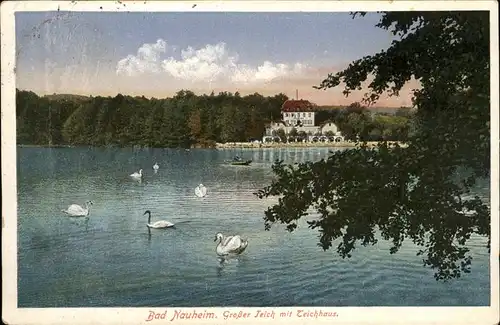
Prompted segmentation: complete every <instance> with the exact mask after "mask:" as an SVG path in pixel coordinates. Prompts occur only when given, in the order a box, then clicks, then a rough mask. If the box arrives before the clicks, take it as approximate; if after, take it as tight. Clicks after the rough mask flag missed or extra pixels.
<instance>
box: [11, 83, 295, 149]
mask: <svg viewBox="0 0 500 325" xmlns="http://www.w3.org/2000/svg"><path fill="white" fill-rule="evenodd" d="M287 99H288V97H287V96H286V95H284V94H277V95H275V96H268V97H264V96H262V95H260V94H258V93H255V94H251V95H247V96H240V94H239V93H234V94H232V93H228V92H221V93H219V94H218V95H215V94H214V93H212V94H210V95H202V96H197V95H195V94H194V93H193V92H191V91H185V90H182V91H179V92H177V94H176V95H175V96H173V97H172V98H166V99H156V98H151V99H147V98H145V97H131V96H123V95H121V94H118V95H117V96H115V97H101V96H97V97H83V96H71V95H69V96H64V95H54V96H43V97H40V96H38V95H36V94H35V93H33V92H30V91H21V90H17V91H16V102H17V109H16V118H17V142H18V144H32V145H95V146H135V145H139V146H148V147H190V146H203V147H205V146H208V147H210V146H212V145H214V144H215V143H216V142H228V141H247V140H248V139H251V138H260V137H261V136H262V134H263V133H264V129H265V125H266V123H268V122H269V121H271V120H275V119H279V117H280V115H281V113H280V112H281V106H282V105H283V103H284V102H285V101H286V100H287Z"/></svg>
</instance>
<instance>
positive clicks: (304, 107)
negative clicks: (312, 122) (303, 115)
mask: <svg viewBox="0 0 500 325" xmlns="http://www.w3.org/2000/svg"><path fill="white" fill-rule="evenodd" d="M315 107H316V105H314V104H313V103H311V102H310V101H308V100H304V99H301V100H294V99H289V100H287V101H286V102H284V103H283V106H281V111H282V112H312V111H314V110H315Z"/></svg>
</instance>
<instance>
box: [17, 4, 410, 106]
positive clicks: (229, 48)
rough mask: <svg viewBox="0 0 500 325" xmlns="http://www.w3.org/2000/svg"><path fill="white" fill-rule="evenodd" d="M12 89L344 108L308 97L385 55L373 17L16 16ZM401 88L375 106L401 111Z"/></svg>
mask: <svg viewBox="0 0 500 325" xmlns="http://www.w3.org/2000/svg"><path fill="white" fill-rule="evenodd" d="M15 19H16V54H17V69H16V71H17V81H16V82H17V85H16V86H17V88H19V89H24V90H32V91H34V92H35V93H37V94H40V95H43V94H52V93H72V94H80V95H94V96H96V95H103V96H115V95H116V94H118V93H121V94H124V95H131V96H142V95H144V96H146V97H157V98H165V97H170V96H172V95H174V94H175V93H176V92H177V91H179V90H181V89H189V90H192V91H194V92H195V93H197V94H203V93H207V94H209V93H211V92H212V91H214V92H215V93H218V92H219V91H230V92H236V91H239V92H240V93H241V94H242V95H245V94H249V93H254V92H259V93H261V94H263V95H274V94H277V93H285V94H286V95H288V96H289V97H291V98H295V96H296V90H298V92H299V98H301V99H307V100H310V101H312V102H314V103H316V104H318V105H347V104H350V103H352V102H354V101H359V100H360V99H361V98H362V95H363V93H364V91H361V92H357V93H354V94H352V95H350V96H349V97H348V98H345V96H343V95H342V92H341V91H342V89H341V88H336V89H329V90H326V91H325V90H317V89H314V88H313V86H315V85H319V84H320V83H321V81H322V80H323V79H324V78H326V77H327V76H328V74H329V73H332V72H336V71H338V70H340V69H342V68H345V67H346V66H347V65H348V64H349V63H350V62H351V61H353V60H356V59H359V58H362V57H363V56H366V55H370V54H375V53H377V52H379V51H380V50H383V49H386V48H388V47H389V46H390V44H391V41H392V40H393V37H394V36H393V35H392V34H391V33H390V32H388V31H386V30H383V29H380V28H377V27H375V24H376V23H377V22H378V20H379V16H378V14H376V13H371V14H368V15H367V16H365V17H361V18H356V19H352V17H351V16H350V15H349V13H347V12H342V13H327V12H323V13H301V12H287V13H280V12H270V13H265V12H257V13H251V12H234V13H229V12H177V13H173V12H156V13H155V12H130V13H127V12H62V11H61V12H17V13H16V16H15ZM412 88H415V85H409V86H408V87H406V89H405V90H404V91H403V92H402V93H401V94H400V96H399V97H387V96H383V97H382V98H381V99H380V100H379V102H378V103H377V106H386V107H387V106H393V107H399V106H409V105H410V104H411V99H410V98H411V96H410V89H412Z"/></svg>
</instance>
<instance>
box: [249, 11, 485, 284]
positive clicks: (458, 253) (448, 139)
mask: <svg viewBox="0 0 500 325" xmlns="http://www.w3.org/2000/svg"><path fill="white" fill-rule="evenodd" d="M357 14H359V13H354V14H353V16H354V17H355V16H356V15H357ZM360 14H361V15H364V13H360ZM377 26H378V27H380V28H384V29H387V30H390V31H392V33H393V34H395V35H397V36H399V37H398V39H397V40H395V41H393V43H392V45H391V46H390V47H389V48H388V49H387V50H385V51H382V52H380V53H377V54H375V55H371V56H366V57H364V58H362V59H359V60H356V61H354V62H352V63H351V64H350V65H349V66H348V67H347V68H346V69H345V70H343V71H340V72H338V73H336V74H330V75H328V77H327V78H326V79H325V80H323V82H322V83H321V84H320V86H318V87H316V88H319V89H327V88H332V87H337V86H340V85H343V87H344V94H345V95H346V96H347V95H348V94H349V93H350V92H351V91H353V90H360V89H361V88H362V83H363V82H364V81H366V80H367V79H368V77H369V76H373V81H371V82H370V83H369V85H368V92H367V94H366V96H365V103H366V104H368V105H369V104H371V103H373V102H375V101H376V100H377V99H378V98H379V96H380V95H381V94H382V93H383V92H389V93H391V94H395V95H397V94H398V91H399V90H400V89H401V88H402V87H403V85H404V84H405V83H406V82H407V81H409V80H410V78H412V77H413V78H415V79H417V80H418V81H420V83H421V88H420V89H416V90H414V92H413V101H414V105H415V107H416V108H417V111H416V112H415V120H414V121H413V122H414V130H413V132H412V133H411V135H410V136H409V138H408V140H407V142H406V146H400V145H399V144H394V145H389V144H387V143H385V142H382V143H381V144H380V145H379V146H378V148H368V147H367V146H366V145H365V144H363V143H362V144H361V145H360V146H359V147H357V148H356V149H353V150H345V151H338V152H335V153H333V154H332V155H331V156H330V157H329V158H328V159H326V160H321V161H319V162H316V163H311V162H307V163H304V164H299V165H298V166H293V165H289V166H288V165H284V164H283V163H282V162H281V161H278V162H276V164H275V165H274V166H273V170H274V173H275V174H276V176H277V178H276V180H275V181H273V182H272V184H271V185H270V186H268V187H265V188H264V189H262V190H260V191H259V192H257V193H256V195H257V196H258V197H260V198H264V197H270V196H278V197H279V200H278V203H277V204H275V205H273V206H271V207H269V208H268V210H267V211H266V212H265V217H264V220H265V227H266V229H269V228H270V227H271V225H272V224H273V223H276V222H278V223H283V224H286V225H287V228H288V229H289V230H290V231H293V230H294V229H295V228H296V227H297V221H298V220H299V219H300V218H302V217H304V216H306V215H307V212H306V211H307V210H308V209H309V208H310V207H313V208H314V209H315V210H316V211H317V212H318V215H319V216H318V217H317V218H316V219H314V220H311V221H308V224H309V227H310V228H313V229H317V230H318V231H319V233H320V240H319V241H320V243H319V245H320V246H321V247H322V248H323V249H325V250H326V249H329V248H330V247H331V246H332V244H333V241H334V240H337V239H338V245H337V252H338V253H339V254H340V256H342V257H350V256H351V254H352V253H353V251H354V249H355V248H356V246H358V245H363V246H365V245H373V244H375V243H376V242H377V238H380V237H381V238H383V239H385V240H389V241H392V244H393V245H392V248H391V249H390V253H391V254H392V253H396V252H397V251H398V250H399V248H400V247H401V245H402V244H403V242H404V240H405V239H406V240H410V241H412V242H413V243H415V244H416V245H418V246H420V247H421V250H420V251H419V253H418V255H422V256H423V263H424V265H425V266H429V267H431V268H433V269H435V275H434V276H435V278H436V279H437V280H448V279H451V278H456V277H459V276H460V275H461V273H462V272H465V273H466V272H470V265H471V256H470V254H469V253H468V252H469V249H468V248H467V241H468V240H469V238H470V237H471V236H472V235H476V236H477V235H479V236H485V237H487V238H488V244H487V249H488V250H489V245H490V241H489V240H490V209H489V205H488V204H486V203H485V202H483V201H482V200H481V199H480V198H479V197H477V196H472V195H471V194H470V190H471V188H472V187H473V186H474V184H475V182H476V180H477V178H478V177H488V176H489V172H490V155H489V151H490V130H489V118H490V114H489V112H490V111H489V110H490V99H489V98H490V77H489V76H490V64H489V60H490V56H489V13H488V12H479V11H476V12H464V11H462V12H383V13H381V20H380V22H379V24H378V25H377ZM464 171H465V172H464Z"/></svg>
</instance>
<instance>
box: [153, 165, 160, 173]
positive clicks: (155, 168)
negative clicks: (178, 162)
mask: <svg viewBox="0 0 500 325" xmlns="http://www.w3.org/2000/svg"><path fill="white" fill-rule="evenodd" d="M153 169H154V170H155V172H157V171H158V169H160V166H158V163H155V164H154V165H153Z"/></svg>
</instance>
